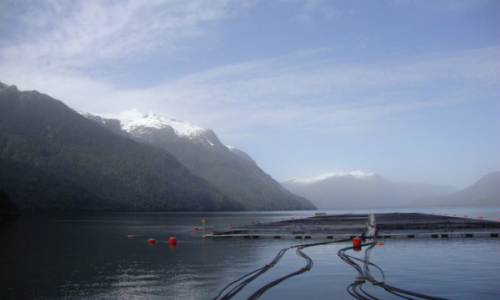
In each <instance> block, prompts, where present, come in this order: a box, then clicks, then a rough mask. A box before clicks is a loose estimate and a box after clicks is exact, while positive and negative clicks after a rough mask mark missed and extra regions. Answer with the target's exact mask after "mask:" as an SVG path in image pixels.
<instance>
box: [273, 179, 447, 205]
mask: <svg viewBox="0 0 500 300" xmlns="http://www.w3.org/2000/svg"><path fill="white" fill-rule="evenodd" d="M282 185H283V186H284V187H285V188H286V189H288V190H289V191H291V192H292V193H295V194H297V195H300V196H303V197H305V198H307V199H309V200H310V201H311V202H312V203H313V204H315V205H316V206H317V207H318V208H319V209H351V208H381V207H404V206H409V205H412V204H413V205H414V202H415V201H417V200H419V199H423V198H428V197H436V196H446V195H449V194H451V193H453V192H454V191H455V190H454V189H453V188H451V187H447V186H438V185H430V184H418V183H404V182H389V181H388V180H387V179H385V178H383V177H382V176H380V175H377V174H375V173H366V172H363V171H351V172H343V171H342V172H334V173H326V174H323V175H320V176H316V177H313V178H306V179H291V180H289V181H287V182H283V183H282Z"/></svg>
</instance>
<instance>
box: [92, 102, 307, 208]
mask: <svg viewBox="0 0 500 300" xmlns="http://www.w3.org/2000/svg"><path fill="white" fill-rule="evenodd" d="M84 115H85V116H86V117H88V118H90V119H92V120H94V121H96V122H98V123H99V124H101V125H103V126H105V127H108V128H110V129H112V130H113V131H115V132H118V131H117V128H116V121H117V120H114V121H113V120H112V119H106V118H101V117H98V116H93V115H91V114H88V113H87V114H84ZM121 118H122V120H121V121H120V122H119V124H122V123H123V126H122V129H123V131H125V132H126V133H122V135H125V134H128V135H130V136H131V137H133V138H134V139H135V140H136V141H138V142H141V143H145V144H151V145H154V146H157V147H159V148H162V149H165V150H167V151H168V152H169V153H171V154H172V155H173V156H174V157H175V158H176V159H177V160H178V161H180V162H181V163H182V164H183V165H184V166H186V167H187V168H188V169H189V171H191V172H192V173H193V174H195V175H197V176H200V177H202V178H204V179H206V180H207V181H209V182H210V183H211V184H213V185H214V186H215V187H216V188H217V189H219V190H220V191H221V192H223V193H224V194H225V195H227V196H229V197H231V198H233V199H236V200H237V201H238V202H240V203H242V204H243V205H244V206H245V207H247V208H249V209H253V210H280V209H297V210H300V209H314V208H315V207H314V206H313V205H312V204H311V203H310V202H309V201H308V200H306V199H304V198H302V197H299V196H296V195H294V194H292V193H291V192H289V191H288V190H286V189H284V188H283V187H282V186H281V185H280V184H279V183H278V182H277V181H275V180H274V179H272V178H271V176H269V175H268V174H266V173H265V172H264V171H262V170H261V169H260V168H259V167H258V166H257V164H256V163H255V161H253V160H252V158H251V157H250V156H248V155H247V154H246V153H244V152H243V151H241V150H239V149H237V148H236V147H233V146H226V145H223V144H222V143H221V142H220V140H219V138H218V137H217V135H216V134H215V132H214V131H213V130H211V129H207V128H203V127H200V126H197V125H194V124H191V123H189V122H186V121H181V120H177V119H174V118H170V117H167V116H164V115H161V114H158V113H154V112H149V113H144V114H143V113H140V112H138V111H130V112H127V113H124V114H122V115H121Z"/></svg>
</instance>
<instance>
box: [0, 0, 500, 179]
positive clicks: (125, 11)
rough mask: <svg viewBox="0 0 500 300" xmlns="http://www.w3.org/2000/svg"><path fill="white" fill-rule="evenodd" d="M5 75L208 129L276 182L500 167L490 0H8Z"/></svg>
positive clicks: (497, 15) (497, 57) (476, 172)
mask: <svg viewBox="0 0 500 300" xmlns="http://www.w3.org/2000/svg"><path fill="white" fill-rule="evenodd" d="M0 81H2V82H4V83H7V84H15V85H17V86H18V87H19V88H20V89H22V90H39V91H41V92H44V93H46V94H49V95H51V96H53V97H54V98H57V99H60V100H62V101H63V102H65V103H66V104H68V105H69V106H71V107H72V108H74V109H76V110H83V111H90V112H94V113H120V112H122V111H127V110H131V109H134V108H136V109H138V110H140V111H157V112H161V113H164V114H166V115H170V116H173V117H176V118H179V119H183V120H187V121H190V122H193V123H195V124H198V125H201V126H204V127H209V128H212V129H214V131H215V132H216V133H217V134H218V136H219V138H220V139H221V141H222V142H223V143H226V144H230V145H234V146H236V147H238V148H240V149H242V150H243V151H245V152H247V153H248V154H249V155H251V156H252V157H253V158H254V159H255V160H256V161H257V163H258V164H259V165H260V166H261V168H262V169H263V170H265V171H266V172H267V173H269V174H270V175H271V176H273V177H274V178H275V179H277V180H279V181H284V180H287V179H290V178H293V177H298V178H305V177H313V176H316V175H320V174H322V173H326V172H335V171H351V170H362V171H365V172H375V173H378V174H381V175H382V176H384V177H386V178H388V179H389V180H392V181H413V182H429V183H438V184H448V185H452V186H455V187H457V188H464V187H466V186H468V185H471V184H472V183H474V182H475V181H476V180H477V179H479V178H480V177H481V176H483V175H485V174H487V173H489V172H492V171H497V170H500V154H499V153H500V136H499V133H498V132H499V128H500V1H496V0H492V1H486V0H484V1H483V0H463V1H461V0H429V1H425V0H422V1H416V0H415V1H414V0H399V1H397V0H387V1H383V0H381V1H355V0H353V1H335V0H331V1H326V0H325V1H322V0H315V1H313V0H275V1H264V0H262V1H259V0H248V1H245V0H240V1H236V0H234V1H229V0H227V1H222V0H221V1H217V0H213V1H205V0H199V1H195V0H194V1H187V0H182V1H181V0H171V1H159V0H158V1H155V0H150V1H91V0H89V1H63V0H61V1H57V0H52V1H29V0H0Z"/></svg>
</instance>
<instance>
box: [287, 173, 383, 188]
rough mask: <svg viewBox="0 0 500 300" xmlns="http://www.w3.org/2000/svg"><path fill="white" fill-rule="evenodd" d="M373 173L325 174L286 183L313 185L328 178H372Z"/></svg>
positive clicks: (295, 179) (293, 179) (294, 179)
mask: <svg viewBox="0 0 500 300" xmlns="http://www.w3.org/2000/svg"><path fill="white" fill-rule="evenodd" d="M374 175H375V173H365V172H363V171H351V172H344V171H340V172H333V173H325V174H321V175H319V176H315V177H312V178H292V179H290V180H289V181H288V182H289V183H294V184H304V185H306V184H313V183H316V182H319V181H323V180H326V179H329V178H339V177H352V178H356V179H366V178H370V177H372V176H374Z"/></svg>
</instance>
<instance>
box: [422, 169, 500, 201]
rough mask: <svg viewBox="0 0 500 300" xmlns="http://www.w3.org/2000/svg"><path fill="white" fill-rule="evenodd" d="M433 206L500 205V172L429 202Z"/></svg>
mask: <svg viewBox="0 0 500 300" xmlns="http://www.w3.org/2000/svg"><path fill="white" fill-rule="evenodd" d="M425 204H427V205H432V206H482V205H485V206H488V205H500V172H493V173H490V174H488V175H486V176H484V177H482V178H481V179H479V180H478V181H477V182H476V183H474V184H473V185H472V186H470V187H468V188H466V189H463V190H461V191H458V192H456V193H453V194H451V195H449V196H448V197H441V198H435V199H430V200H428V201H427V202H426V203H425Z"/></svg>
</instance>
